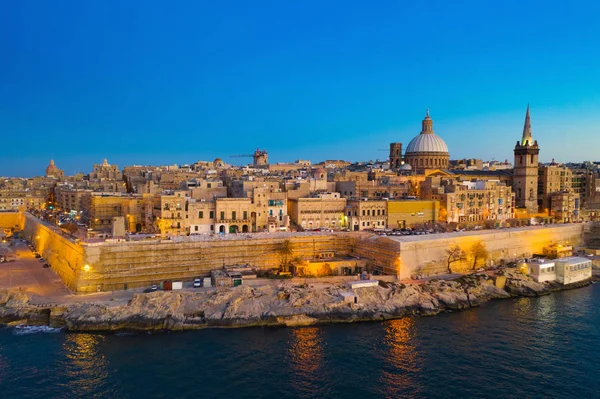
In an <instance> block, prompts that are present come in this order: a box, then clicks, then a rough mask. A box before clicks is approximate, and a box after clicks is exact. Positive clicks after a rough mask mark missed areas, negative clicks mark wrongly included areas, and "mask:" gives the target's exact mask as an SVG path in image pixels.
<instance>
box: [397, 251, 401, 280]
mask: <svg viewBox="0 0 600 399" xmlns="http://www.w3.org/2000/svg"><path fill="white" fill-rule="evenodd" d="M396 264H397V266H396V279H397V280H398V281H400V267H401V266H402V257H401V256H398V261H397V262H396Z"/></svg>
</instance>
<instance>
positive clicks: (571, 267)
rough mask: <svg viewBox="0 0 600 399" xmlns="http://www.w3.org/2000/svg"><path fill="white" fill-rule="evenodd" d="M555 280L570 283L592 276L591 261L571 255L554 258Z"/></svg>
mask: <svg viewBox="0 0 600 399" xmlns="http://www.w3.org/2000/svg"><path fill="white" fill-rule="evenodd" d="M555 263H556V280H557V281H558V282H559V283H563V284H572V283H577V282H579V281H583V280H587V279H589V278H592V261H591V260H590V259H587V258H581V257H577V256H572V257H568V258H561V259H556V260H555Z"/></svg>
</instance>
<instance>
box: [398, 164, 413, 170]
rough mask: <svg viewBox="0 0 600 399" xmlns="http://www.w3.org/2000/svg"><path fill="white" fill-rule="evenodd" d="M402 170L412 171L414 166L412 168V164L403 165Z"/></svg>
mask: <svg viewBox="0 0 600 399" xmlns="http://www.w3.org/2000/svg"><path fill="white" fill-rule="evenodd" d="M400 170H412V166H410V164H407V163H403V164H402V166H400Z"/></svg>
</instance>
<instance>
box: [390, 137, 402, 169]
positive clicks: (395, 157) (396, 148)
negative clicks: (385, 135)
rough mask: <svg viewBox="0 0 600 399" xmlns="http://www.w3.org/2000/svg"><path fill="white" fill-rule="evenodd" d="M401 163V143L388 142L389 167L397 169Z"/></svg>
mask: <svg viewBox="0 0 600 399" xmlns="http://www.w3.org/2000/svg"><path fill="white" fill-rule="evenodd" d="M401 165H402V143H390V169H398V168H399V167H400V166H401Z"/></svg>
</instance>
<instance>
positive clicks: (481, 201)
mask: <svg viewBox="0 0 600 399" xmlns="http://www.w3.org/2000/svg"><path fill="white" fill-rule="evenodd" d="M423 186H424V189H423V193H424V198H425V199H430V200H433V201H439V202H440V217H439V220H440V221H442V222H447V223H463V222H485V221H495V223H498V224H502V223H503V222H504V221H506V220H508V219H512V218H513V217H514V215H515V210H514V203H515V200H514V198H515V195H514V193H513V192H512V190H511V188H510V187H509V186H506V185H504V184H502V183H499V182H495V181H483V180H479V181H458V180H455V179H442V178H428V179H427V180H426V181H425V183H423ZM426 197H428V198H426Z"/></svg>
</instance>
